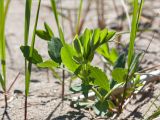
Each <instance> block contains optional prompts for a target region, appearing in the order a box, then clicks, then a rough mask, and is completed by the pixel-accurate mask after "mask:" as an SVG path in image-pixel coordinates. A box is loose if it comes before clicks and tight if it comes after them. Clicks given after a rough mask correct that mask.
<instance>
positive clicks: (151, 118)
mask: <svg viewBox="0 0 160 120" xmlns="http://www.w3.org/2000/svg"><path fill="white" fill-rule="evenodd" d="M158 116H160V108H159V109H158V110H156V111H155V112H154V113H153V114H152V115H151V116H149V117H148V118H147V119H146V120H153V119H155V118H156V117H158ZM157 120H158V119H157Z"/></svg>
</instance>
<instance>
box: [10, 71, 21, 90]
mask: <svg viewBox="0 0 160 120" xmlns="http://www.w3.org/2000/svg"><path fill="white" fill-rule="evenodd" d="M19 75H20V72H19V73H18V74H17V76H16V77H15V79H14V81H13V82H12V83H11V85H10V87H9V89H8V91H7V93H9V91H10V90H11V88H12V87H13V85H14V83H15V82H16V81H17V79H18V77H19Z"/></svg>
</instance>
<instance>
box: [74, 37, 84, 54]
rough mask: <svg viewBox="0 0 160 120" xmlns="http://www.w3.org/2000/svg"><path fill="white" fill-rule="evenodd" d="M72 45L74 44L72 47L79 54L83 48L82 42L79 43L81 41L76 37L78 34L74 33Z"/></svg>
mask: <svg viewBox="0 0 160 120" xmlns="http://www.w3.org/2000/svg"><path fill="white" fill-rule="evenodd" d="M73 46H74V49H75V50H76V52H77V54H78V55H79V54H80V55H81V54H82V51H83V50H82V49H83V48H82V44H81V42H80V40H79V38H78V35H76V36H75V38H74V41H73Z"/></svg>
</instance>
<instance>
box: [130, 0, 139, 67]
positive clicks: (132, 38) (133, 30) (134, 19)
mask: <svg viewBox="0 0 160 120" xmlns="http://www.w3.org/2000/svg"><path fill="white" fill-rule="evenodd" d="M137 13H138V0H134V10H133V17H132V26H131V34H130V43H129V51H128V68H129V67H130V65H131V62H132V58H133V54H134V42H135V39H136V32H137V22H138V21H137Z"/></svg>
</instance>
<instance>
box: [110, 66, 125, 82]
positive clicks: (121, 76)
mask: <svg viewBox="0 0 160 120" xmlns="http://www.w3.org/2000/svg"><path fill="white" fill-rule="evenodd" d="M126 75H127V69H123V68H116V69H114V70H113V71H112V77H113V79H114V80H116V81H117V82H118V83H121V82H125V79H126Z"/></svg>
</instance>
